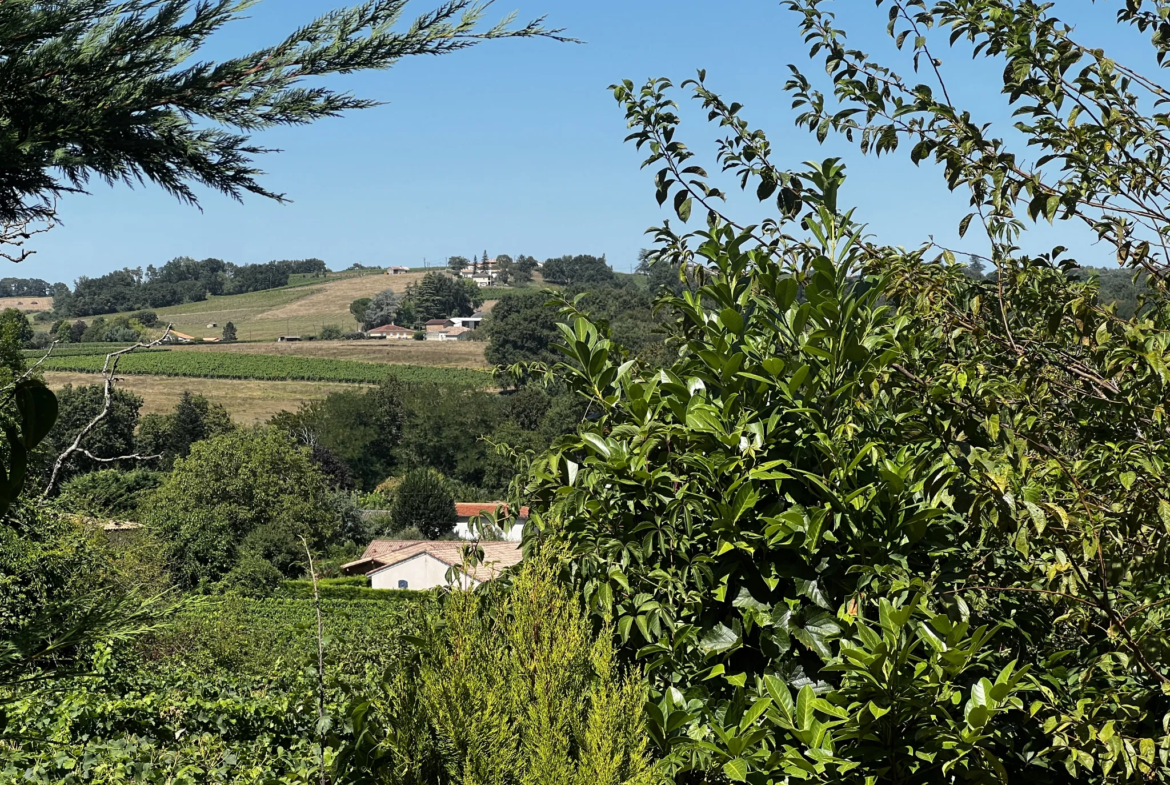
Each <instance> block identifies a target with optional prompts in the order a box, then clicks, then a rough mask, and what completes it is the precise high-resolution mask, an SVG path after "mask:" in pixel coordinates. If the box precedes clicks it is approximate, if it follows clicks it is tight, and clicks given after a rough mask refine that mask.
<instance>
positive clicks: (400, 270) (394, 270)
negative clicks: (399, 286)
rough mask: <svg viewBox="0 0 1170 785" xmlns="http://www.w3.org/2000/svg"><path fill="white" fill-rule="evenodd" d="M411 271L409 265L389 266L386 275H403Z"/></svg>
mask: <svg viewBox="0 0 1170 785" xmlns="http://www.w3.org/2000/svg"><path fill="white" fill-rule="evenodd" d="M408 272H410V268H409V267H397V266H396V267H387V268H386V275H403V274H405V273H408Z"/></svg>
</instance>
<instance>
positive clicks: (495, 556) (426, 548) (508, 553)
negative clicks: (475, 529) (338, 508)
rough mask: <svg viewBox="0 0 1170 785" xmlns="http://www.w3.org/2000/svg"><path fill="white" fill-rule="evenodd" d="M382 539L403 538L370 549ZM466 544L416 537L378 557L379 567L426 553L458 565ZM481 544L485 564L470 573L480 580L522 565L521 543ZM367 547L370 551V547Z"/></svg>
mask: <svg viewBox="0 0 1170 785" xmlns="http://www.w3.org/2000/svg"><path fill="white" fill-rule="evenodd" d="M379 542H401V541H395V540H374V542H372V543H370V548H373V547H374V545H375V544H377V543H379ZM467 545H468V543H465V542H458V541H455V540H414V541H413V542H411V545H410V546H408V547H405V548H398V549H396V550H392V551H389V552H387V553H385V554H382V555H380V556H378V557H377V561H378V562H380V563H381V564H382V566H381V567H379V568H378V569H384V568H385V567H390V566H392V565H395V564H398V563H399V562H404V561H406V560H407V559H412V558H414V557H415V556H418V555H420V554H423V553H425V554H427V555H429V556H433V557H434V558H436V559H438V560H439V561H441V562H443V563H444V564H447V565H450V566H452V567H455V566H458V565H460V564H462V563H463V549H464V548H465V547H467ZM479 545H480V547H481V548H483V555H484V559H483V563H482V564H479V565H477V566H476V567H475V568H474V569H472V570H471V571H470V573H469V574H470V575H471V577H472V578H474V579H475V580H477V581H486V580H491V579H492V578H494V577H496V576H497V575H499V574H500V573H501V572H503V571H504V570H506V569H507V568H508V567H512V566H514V565H517V564H519V563H520V561H521V560H522V559H523V558H524V554H523V552H522V551H521V550H520V543H518V542H481V543H480V544H479ZM366 550H367V553H368V552H369V548H367V549H366Z"/></svg>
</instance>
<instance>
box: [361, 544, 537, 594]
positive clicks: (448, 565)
mask: <svg viewBox="0 0 1170 785" xmlns="http://www.w3.org/2000/svg"><path fill="white" fill-rule="evenodd" d="M464 547H465V546H464V544H463V543H461V542H457V541H453V540H374V541H373V542H371V543H370V545H369V547H368V548H366V552H365V553H364V554H362V558H360V559H358V560H357V561H354V562H350V563H349V564H343V565H342V567H341V569H342V572H344V573H346V574H347V575H366V576H368V577H369V579H370V586H372V587H373V588H375V589H434V588H438V587H442V586H452V585H454V586H459V587H460V588H463V589H471V588H475V587H476V586H479V585H480V584H481V583H484V582H485V581H489V580H491V579H492V578H494V577H496V576H497V575H499V574H500V573H501V572H503V571H504V570H506V569H507V568H508V567H511V566H513V565H516V564H519V563H520V560H521V559H522V558H523V556H522V554H521V551H520V543H516V542H483V543H480V547H481V548H483V553H484V559H483V563H482V564H478V565H475V566H474V567H471V568H470V569H465V568H464V566H463V563H464ZM452 568H455V571H456V572H457V573H458V578H457V579H456V580H455V581H451V580H449V579H448V577H447V573H448V571H450V570H451V569H452Z"/></svg>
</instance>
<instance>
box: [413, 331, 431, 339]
mask: <svg viewBox="0 0 1170 785" xmlns="http://www.w3.org/2000/svg"><path fill="white" fill-rule="evenodd" d="M411 338H413V339H414V340H416V341H425V340H426V339H427V334H426V333H425V332H423V331H422V330H415V331H414V335H412V336H411Z"/></svg>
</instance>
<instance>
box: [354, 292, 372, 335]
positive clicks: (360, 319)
mask: <svg viewBox="0 0 1170 785" xmlns="http://www.w3.org/2000/svg"><path fill="white" fill-rule="evenodd" d="M371 302H373V300H371V299H370V298H369V297H360V298H358V299H357V300H354V301H353V302H352V303H350V304H349V312H350V315H352V316H353V320H354V321H355V322H357V323H358V325H359V326H361V327H363V328H364V327H365V326H366V312H367V311H369V309H370V303H371Z"/></svg>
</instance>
